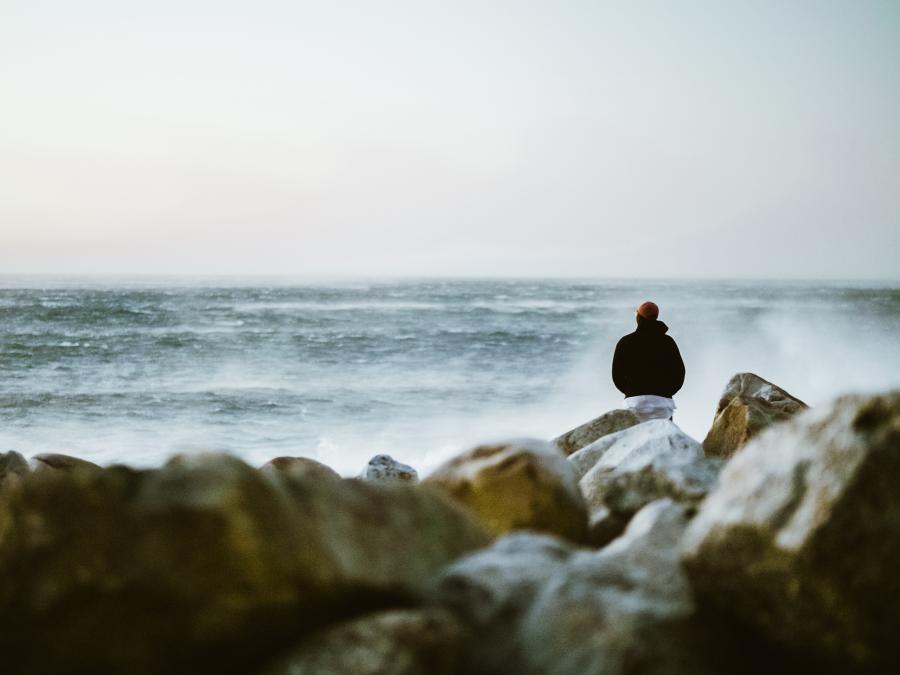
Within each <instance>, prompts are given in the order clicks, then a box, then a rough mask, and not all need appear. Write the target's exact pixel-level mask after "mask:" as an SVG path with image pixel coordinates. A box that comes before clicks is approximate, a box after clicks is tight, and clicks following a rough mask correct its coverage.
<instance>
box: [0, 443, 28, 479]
mask: <svg viewBox="0 0 900 675" xmlns="http://www.w3.org/2000/svg"><path fill="white" fill-rule="evenodd" d="M29 472H30V469H29V468H28V462H27V461H26V460H25V458H24V457H22V455H20V454H19V453H18V452H16V451H15V450H10V451H9V452H3V453H0V489H3V488H4V486H9V485H12V484H14V483H18V482H19V481H21V480H22V479H23V478H24V477H25V476H27V475H28V473H29Z"/></svg>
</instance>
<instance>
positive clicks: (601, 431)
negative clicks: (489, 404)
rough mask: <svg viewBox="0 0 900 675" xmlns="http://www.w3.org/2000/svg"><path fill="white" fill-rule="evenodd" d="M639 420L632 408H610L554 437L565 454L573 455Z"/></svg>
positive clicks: (554, 440) (554, 441)
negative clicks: (598, 415)
mask: <svg viewBox="0 0 900 675" xmlns="http://www.w3.org/2000/svg"><path fill="white" fill-rule="evenodd" d="M638 422H639V420H638V418H637V415H635V414H634V413H633V412H632V411H631V410H610V411H609V412H607V413H603V414H602V415H600V417H597V418H594V419H592V420H591V421H590V422H585V423H584V424H582V425H581V426H579V427H575V428H574V429H572V430H570V431H567V432H566V433H564V434H563V435H562V436H559V437H557V438H555V439H553V443H555V444H556V446H557V447H558V448H559V449H560V450H562V451H563V452H564V453H565V454H567V455H571V454H572V453H573V452H576V451H578V450H581V448H583V447H584V446H586V445H590V444H591V443H593V442H594V441H596V440H597V439H598V438H601V437H603V436H606V435H607V434H614V433H615V432H617V431H622V429H627V428H628V427H633V426H634V425H635V424H637V423H638Z"/></svg>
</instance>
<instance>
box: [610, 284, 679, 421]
mask: <svg viewBox="0 0 900 675" xmlns="http://www.w3.org/2000/svg"><path fill="white" fill-rule="evenodd" d="M668 330H669V327H668V326H667V325H666V324H664V323H663V322H662V321H659V307H657V306H656V304H655V303H652V302H649V301H648V302H645V303H643V304H642V305H641V306H640V307H638V308H637V329H636V330H635V331H634V332H633V333H629V334H628V335H626V336H624V337H623V338H622V339H621V340H619V342H618V344H617V345H616V352H615V355H614V356H613V363H612V377H613V382H614V383H615V385H616V388H617V389H618V390H619V391H621V392H622V393H623V394H625V405H626V407H628V408H629V409H631V410H632V411H633V412H634V414H635V415H637V418H638V419H639V420H640V421H641V422H646V421H647V420H651V419H672V415H673V414H674V412H675V401H673V400H672V397H673V396H674V395H675V394H676V393H677V392H678V390H679V389H681V386H682V385H683V384H684V361H682V359H681V353H680V352H679V351H678V345H676V344H675V340H673V339H672V338H671V337H670V336H668V335H666V331H668Z"/></svg>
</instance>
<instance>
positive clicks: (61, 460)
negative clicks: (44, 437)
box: [31, 452, 100, 471]
mask: <svg viewBox="0 0 900 675" xmlns="http://www.w3.org/2000/svg"><path fill="white" fill-rule="evenodd" d="M31 467H32V469H34V470H35V471H44V470H47V469H54V470H58V471H71V470H72V469H98V468H100V467H99V466H98V465H97V464H94V463H93V462H91V461H88V460H86V459H81V458H80V457H72V456H71V455H60V454H58V453H53V452H48V453H42V454H40V455H35V456H34V457H32V458H31Z"/></svg>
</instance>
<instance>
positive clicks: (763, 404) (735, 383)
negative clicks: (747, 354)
mask: <svg viewBox="0 0 900 675" xmlns="http://www.w3.org/2000/svg"><path fill="white" fill-rule="evenodd" d="M807 407H808V406H807V405H806V404H805V403H804V402H803V401H801V400H800V399H798V398H795V397H793V396H791V395H790V394H789V393H787V392H786V391H785V390H784V389H781V388H780V387H777V386H775V385H774V384H772V383H771V382H767V381H766V380H764V379H762V378H761V377H759V376H758V375H754V374H753V373H738V374H737V375H735V376H734V377H732V378H731V380H729V382H728V384H727V385H726V387H725V391H724V392H723V393H722V397H721V398H720V399H719V405H718V406H717V407H716V415H715V419H714V420H713V425H712V428H711V429H710V430H709V433H708V434H707V436H706V438H705V439H704V441H703V450H704V451H705V452H706V454H707V455H710V456H714V457H725V458H727V457H731V456H732V455H733V454H734V453H736V452H737V451H738V450H739V449H740V448H741V447H742V446H743V445H744V444H745V443H746V442H747V441H748V440H750V439H751V438H752V437H753V436H755V435H756V434H758V433H759V432H760V431H762V430H763V429H765V428H766V427H768V426H769V425H771V424H773V423H775V422H782V421H784V420H787V419H790V418H791V417H793V416H794V415H796V414H797V413H798V412H800V411H802V410H806V408H807Z"/></svg>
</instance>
